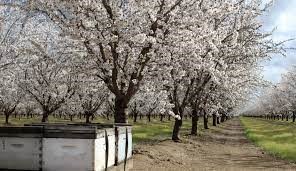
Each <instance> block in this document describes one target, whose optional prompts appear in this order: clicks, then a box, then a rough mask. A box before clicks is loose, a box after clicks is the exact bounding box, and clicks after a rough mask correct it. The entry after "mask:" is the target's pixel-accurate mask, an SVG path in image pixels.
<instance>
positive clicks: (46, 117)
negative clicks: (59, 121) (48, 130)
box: [41, 113, 49, 123]
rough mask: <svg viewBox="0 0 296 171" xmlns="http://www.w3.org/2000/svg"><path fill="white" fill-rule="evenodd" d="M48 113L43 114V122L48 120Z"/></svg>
mask: <svg viewBox="0 0 296 171" xmlns="http://www.w3.org/2000/svg"><path fill="white" fill-rule="evenodd" d="M48 115H49V114H48V113H44V114H43V115H42V120H41V122H43V123H44V122H48Z"/></svg>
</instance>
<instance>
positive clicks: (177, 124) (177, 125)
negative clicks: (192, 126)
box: [172, 119, 182, 142]
mask: <svg viewBox="0 0 296 171" xmlns="http://www.w3.org/2000/svg"><path fill="white" fill-rule="evenodd" d="M181 126H182V119H181V120H178V119H175V125H174V130H173V136H172V140H173V141H176V142H177V141H179V140H180V138H179V132H180V128H181Z"/></svg>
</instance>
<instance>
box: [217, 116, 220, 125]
mask: <svg viewBox="0 0 296 171" xmlns="http://www.w3.org/2000/svg"><path fill="white" fill-rule="evenodd" d="M217 124H220V116H217Z"/></svg>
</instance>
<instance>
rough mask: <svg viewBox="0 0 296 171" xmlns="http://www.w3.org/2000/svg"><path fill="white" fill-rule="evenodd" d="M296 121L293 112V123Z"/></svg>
mask: <svg viewBox="0 0 296 171" xmlns="http://www.w3.org/2000/svg"><path fill="white" fill-rule="evenodd" d="M295 119H296V115H295V112H293V122H295Z"/></svg>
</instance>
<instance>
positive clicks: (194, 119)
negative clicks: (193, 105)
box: [191, 109, 198, 135]
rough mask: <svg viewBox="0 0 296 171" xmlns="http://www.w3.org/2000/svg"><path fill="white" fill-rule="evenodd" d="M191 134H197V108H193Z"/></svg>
mask: <svg viewBox="0 0 296 171" xmlns="http://www.w3.org/2000/svg"><path fill="white" fill-rule="evenodd" d="M191 121H192V123H191V135H197V122H198V114H197V110H196V109H193V110H192V118H191Z"/></svg>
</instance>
